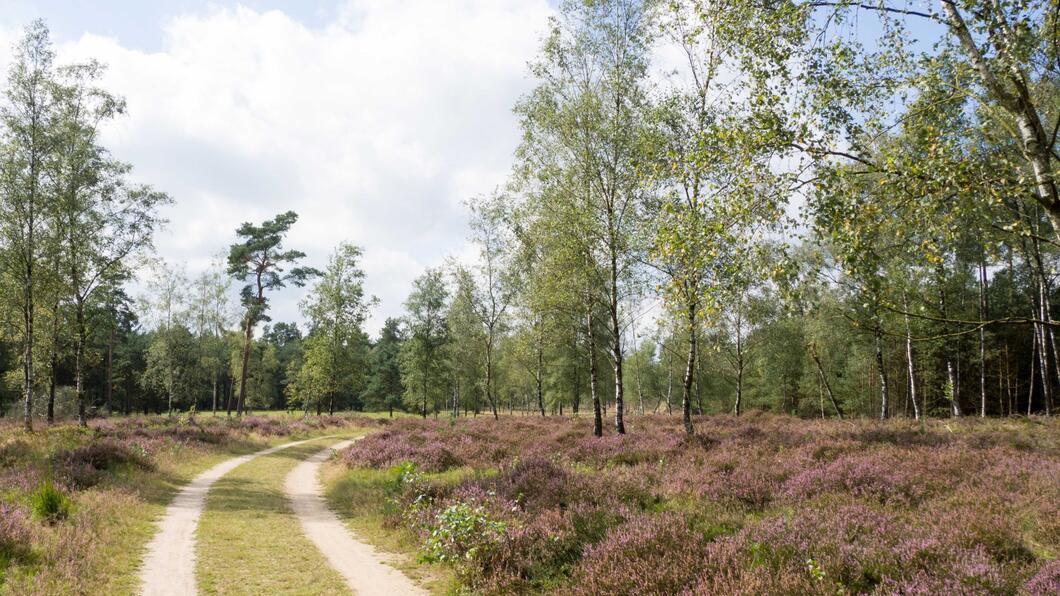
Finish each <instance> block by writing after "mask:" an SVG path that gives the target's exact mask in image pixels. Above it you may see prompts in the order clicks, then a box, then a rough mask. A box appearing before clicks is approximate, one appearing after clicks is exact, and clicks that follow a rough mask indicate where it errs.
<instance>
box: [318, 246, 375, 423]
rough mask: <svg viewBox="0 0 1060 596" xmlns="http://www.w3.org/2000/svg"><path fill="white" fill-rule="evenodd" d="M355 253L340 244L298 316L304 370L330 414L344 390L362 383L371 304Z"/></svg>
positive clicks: (353, 248) (358, 249) (351, 247)
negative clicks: (304, 330)
mask: <svg viewBox="0 0 1060 596" xmlns="http://www.w3.org/2000/svg"><path fill="white" fill-rule="evenodd" d="M361 254H362V252H361V249H360V247H357V246H354V245H352V244H347V243H342V244H340V245H339V246H338V248H337V249H336V250H335V252H334V253H333V254H332V255H331V257H330V259H329V260H328V264H327V266H326V267H325V269H324V272H323V273H322V274H321V277H320V280H319V281H318V282H317V284H316V286H315V287H314V288H313V290H312V292H311V293H310V295H309V296H307V297H306V299H305V300H304V301H303V302H302V312H303V313H304V314H305V315H306V317H307V318H308V319H309V324H310V331H309V338H308V339H307V341H306V348H305V364H304V366H309V367H312V368H313V370H314V371H315V374H316V375H318V377H319V380H318V381H317V382H315V383H313V385H314V387H315V389H316V390H318V391H320V392H321V393H320V394H319V396H318V397H319V399H326V400H327V402H328V410H329V412H330V413H334V412H335V399H336V397H337V395H338V393H339V392H340V391H341V389H342V388H343V387H350V388H352V387H355V386H358V385H360V384H361V383H362V382H363V370H364V364H365V363H364V354H363V347H364V340H363V336H364V332H363V331H362V329H361V328H362V326H363V325H364V322H365V320H366V319H367V318H368V310H369V308H370V307H371V306H372V305H373V304H375V302H376V300H375V298H368V297H366V296H365V295H364V271H363V270H362V269H361V268H360V259H361Z"/></svg>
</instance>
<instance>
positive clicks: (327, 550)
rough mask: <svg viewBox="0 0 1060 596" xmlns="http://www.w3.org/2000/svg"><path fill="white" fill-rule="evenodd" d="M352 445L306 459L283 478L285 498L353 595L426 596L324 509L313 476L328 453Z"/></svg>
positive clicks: (332, 447) (336, 445)
mask: <svg viewBox="0 0 1060 596" xmlns="http://www.w3.org/2000/svg"><path fill="white" fill-rule="evenodd" d="M352 442H353V441H343V442H341V443H337V444H335V445H332V446H331V447H328V448H327V449H324V450H322V451H320V452H319V453H317V454H315V455H312V456H310V457H309V458H307V459H306V460H305V461H303V462H302V463H300V464H298V465H297V466H295V468H294V469H293V470H292V471H291V473H290V474H289V475H288V476H287V482H286V490H287V496H288V498H289V499H290V500H291V508H292V509H293V510H294V512H295V515H297V516H298V520H299V521H300V522H301V524H302V529H303V531H305V534H306V536H307V537H308V538H309V539H310V540H311V541H312V542H313V544H316V546H317V548H319V549H320V552H322V553H323V554H324V556H325V558H327V560H328V562H329V563H330V564H331V566H332V567H333V568H335V570H336V571H338V572H339V573H340V574H341V575H342V577H343V578H345V579H346V583H347V584H348V585H349V586H350V589H352V590H353V591H354V593H355V594H385V595H392V596H398V595H402V594H426V593H427V592H426V591H424V590H423V589H421V588H419V587H418V586H416V584H414V583H413V582H412V580H410V579H409V578H407V577H406V576H405V575H403V574H402V573H401V572H400V571H398V570H397V569H394V568H393V567H391V566H389V565H387V557H386V556H385V555H383V554H382V553H380V552H378V551H376V550H375V548H373V547H372V546H371V545H369V544H365V543H363V542H360V541H358V540H355V539H354V538H353V536H351V535H350V533H349V531H348V530H347V528H346V526H345V525H344V524H343V523H342V521H341V520H339V518H338V517H337V516H336V515H335V514H334V513H333V512H332V511H331V510H330V509H328V507H327V505H326V503H325V502H324V498H323V496H322V494H321V493H322V489H321V486H320V481H319V480H318V478H317V476H318V474H319V471H320V465H321V464H322V463H323V462H325V461H327V459H328V458H329V457H331V454H332V451H333V450H337V449H343V448H344V447H347V446H349V445H350V443H352Z"/></svg>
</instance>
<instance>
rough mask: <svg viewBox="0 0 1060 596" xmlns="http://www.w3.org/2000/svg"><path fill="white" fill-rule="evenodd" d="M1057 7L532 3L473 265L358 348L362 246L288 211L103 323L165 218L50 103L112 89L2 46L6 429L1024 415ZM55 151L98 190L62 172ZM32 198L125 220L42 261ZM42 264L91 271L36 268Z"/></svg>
mask: <svg viewBox="0 0 1060 596" xmlns="http://www.w3.org/2000/svg"><path fill="white" fill-rule="evenodd" d="M1058 14H1060V12H1058V10H1057V3H1056V1H1055V0H1043V1H1041V2H983V1H981V0H941V1H940V2H939V3H938V4H937V5H930V6H925V5H923V3H914V2H908V3H907V2H894V3H858V2H846V1H839V2H827V3H822V2H803V1H796V0H785V1H781V2H745V1H740V2H736V1H731V0H709V1H708V0H674V1H669V2H654V1H649V0H576V1H575V0H571V1H566V2H563V3H561V6H560V9H559V11H558V14H557V15H556V16H555V17H554V18H553V19H552V20H551V21H550V24H549V28H548V30H547V31H546V32H545V35H544V37H543V40H542V45H541V49H540V51H539V53H538V54H537V55H536V56H535V57H534V59H533V60H532V61H531V62H530V65H529V73H530V76H531V77H532V79H533V80H534V83H535V84H534V87H533V89H532V90H531V91H530V92H529V93H527V94H526V95H524V96H523V97H522V98H521V99H520V101H519V102H518V103H517V105H515V106H514V110H515V113H516V115H517V116H518V119H519V124H520V128H521V132H522V135H521V141H520V143H519V146H518V147H517V148H516V151H515V165H514V167H513V169H512V172H511V175H510V177H509V179H508V181H507V182H506V183H505V184H504V185H503V186H501V187H500V188H498V189H496V191H494V192H492V193H489V194H488V195H485V196H482V197H477V198H474V199H471V200H469V201H468V210H469V214H470V230H471V236H470V240H471V241H472V242H473V243H474V245H475V246H476V247H477V249H478V250H477V256H476V258H475V259H473V260H472V261H469V262H460V261H457V260H450V261H448V262H446V263H445V264H444V265H443V266H441V267H437V268H429V269H427V270H426V271H424V272H423V274H422V275H421V276H420V277H418V278H417V279H416V281H415V283H414V285H413V288H412V289H411V292H410V294H409V296H408V299H407V300H406V302H405V305H404V306H405V311H406V312H405V315H404V316H403V317H400V318H396V319H391V320H388V321H387V322H386V323H385V325H384V326H383V329H382V331H381V332H380V334H379V337H377V338H369V337H368V335H367V334H366V333H365V332H364V322H365V321H366V319H367V316H368V313H369V310H370V308H371V307H372V306H373V304H374V302H375V301H374V299H372V298H370V297H368V296H367V295H366V294H365V292H364V273H363V271H362V270H361V268H360V266H359V262H360V259H361V257H362V255H361V252H360V249H359V248H357V247H356V246H354V245H346V244H344V245H342V246H340V247H339V248H338V249H336V251H335V253H334V254H333V255H332V257H331V259H330V260H329V262H328V265H327V267H325V269H324V270H322V271H317V270H314V269H311V268H305V267H299V266H298V265H297V263H298V261H299V260H300V259H301V258H302V257H303V256H304V255H302V253H300V252H298V251H293V250H288V249H285V248H284V247H283V236H284V234H285V233H286V231H287V230H288V229H289V227H290V226H291V225H292V224H293V223H294V221H295V219H296V216H295V215H294V214H293V213H286V214H281V215H279V216H277V217H276V218H275V219H273V220H270V221H267V222H264V223H263V224H261V225H260V226H258V225H251V224H244V226H243V227H242V228H240V229H239V230H238V235H239V242H238V243H237V244H236V245H233V247H232V249H231V251H230V254H229V255H227V259H226V260H224V261H223V262H219V263H218V264H217V266H216V267H215V268H214V270H212V271H210V272H208V273H206V274H204V275H203V276H201V277H200V278H198V279H196V280H194V281H190V282H189V281H188V280H186V279H183V278H182V276H181V272H180V268H179V267H174V266H171V265H170V266H158V267H155V268H154V271H155V273H154V275H153V276H152V278H151V280H150V282H149V284H148V285H149V287H150V289H151V291H150V295H151V299H150V300H149V301H148V302H147V304H148V305H149V308H141V307H136V308H134V307H133V305H132V304H131V301H130V300H129V298H128V297H127V296H126V294H125V293H124V291H123V290H122V287H123V286H124V284H125V283H126V281H127V279H128V275H129V272H128V270H127V269H126V268H125V267H124V266H118V265H115V263H122V262H125V261H126V260H127V259H125V255H127V254H131V253H134V252H138V251H142V252H146V251H147V249H148V248H149V244H150V242H149V240H150V235H151V234H150V231H151V230H153V229H154V228H155V227H157V225H158V220H157V216H155V215H154V213H156V209H157V207H158V206H159V205H160V204H164V203H165V202H166V201H168V198H167V197H165V195H163V194H161V193H158V192H156V191H153V190H151V189H148V188H141V187H136V186H133V185H131V184H128V183H127V182H125V176H126V175H127V172H128V168H127V166H123V165H120V164H114V165H112V166H107V167H103V165H102V164H105V163H106V164H109V163H111V162H110V161H107V160H108V159H109V156H107V155H106V152H105V150H103V149H102V148H98V147H96V145H95V144H94V143H95V141H94V136H92V134H90V133H89V132H87V131H88V130H89V129H92V127H93V126H95V125H96V124H97V123H98V122H99V121H100V119H101V118H100V117H98V116H95V117H92V118H89V117H88V116H86V115H84V114H83V113H82V115H81V116H80V118H82V119H84V120H85V122H84V123H82V124H78V125H76V126H75V125H74V124H70V122H78V120H77V118H78V116H77V115H76V114H79V113H81V112H79V111H78V110H75V109H73V108H72V107H70V106H66V107H63V106H65V105H66V104H67V103H73V104H76V105H77V106H83V105H90V106H94V107H92V108H91V109H89V111H91V110H96V111H97V112H98V111H99V110H103V109H104V104H107V105H109V103H111V102H112V103H113V106H111V107H109V108H107V109H108V110H110V111H104V112H101V113H105V114H106V115H107V117H113V116H115V115H117V114H119V113H120V108H121V104H120V100H118V99H117V98H112V97H111V96H106V97H108V98H110V100H108V102H103V101H102V99H101V98H102V97H104V96H105V94H101V93H100V92H97V91H96V90H95V88H94V87H93V86H92V85H91V84H89V82H82V83H80V84H81V86H82V88H83V90H82V91H80V92H77V91H74V89H77V88H78V85H77V84H75V82H74V81H71V80H70V79H69V77H70V76H71V74H70V73H71V72H74V71H76V72H81V73H84V74H82V75H81V76H82V79H78V80H82V81H93V80H95V79H92V78H91V77H89V76H88V75H89V74H90V73H95V72H98V68H99V67H98V65H97V66H94V67H92V68H88V67H85V68H83V69H82V70H80V71H78V70H77V69H72V70H66V69H65V68H56V69H53V67H52V66H51V65H50V61H51V56H50V50H47V48H48V46H47V44H46V43H44V44H43V45H41V46H40V47H42V48H44V50H47V51H44V50H40V48H37V46H35V45H34V41H33V40H35V39H39V38H40V35H41V33H40V31H41V29H40V28H34V27H31V28H30V29H29V30H28V32H27V36H26V39H25V40H24V41H23V43H22V45H21V46H20V48H21V50H20V53H19V60H17V61H16V65H15V67H13V69H12V71H11V75H10V77H9V82H8V91H7V96H6V97H7V99H6V108H5V111H4V131H5V132H4V135H5V136H4V146H5V153H4V155H5V162H4V168H5V170H4V180H3V182H4V186H3V201H4V202H5V203H4V206H5V211H4V221H3V225H4V230H5V235H4V251H5V252H4V265H3V266H4V269H3V272H4V283H5V284H6V285H8V286H9V287H10V288H11V290H12V291H5V292H4V296H5V308H4V312H5V313H7V314H6V317H7V326H6V327H5V333H6V335H5V342H4V343H3V346H4V351H3V354H0V364H2V365H3V367H4V369H5V370H9V371H11V372H9V374H8V383H7V386H6V388H5V391H8V392H9V396H11V397H9V398H8V399H13V393H14V391H15V390H18V391H21V393H22V401H23V402H24V403H25V407H26V412H27V420H28V419H29V418H28V416H29V414H28V412H30V409H31V408H33V407H37V406H34V405H33V403H32V394H33V393H34V392H37V391H40V392H43V391H44V388H45V387H46V386H48V385H49V384H50V385H52V386H54V385H56V384H58V385H60V386H65V387H69V386H70V385H74V386H75V387H78V389H76V391H75V393H76V394H77V396H78V399H77V400H76V402H77V403H80V404H85V403H89V404H90V405H94V406H96V407H102V408H103V409H105V410H106V409H109V411H125V412H128V411H131V410H134V409H143V410H144V411H147V410H167V409H173V408H188V407H191V406H194V407H196V408H199V409H203V408H208V409H214V410H217V409H225V410H228V409H231V410H234V411H235V412H236V413H240V412H242V411H243V410H244V409H245V408H302V409H304V410H305V411H306V412H309V411H311V410H314V409H315V411H317V412H321V411H324V410H327V411H333V410H334V409H346V408H355V409H386V410H390V411H393V410H394V409H403V410H407V411H410V412H414V413H416V414H419V415H421V416H427V415H431V414H436V415H437V414H449V415H453V416H458V415H464V414H482V413H485V414H488V415H492V416H499V415H501V414H502V413H505V412H507V413H514V412H521V413H527V414H529V413H533V414H536V415H548V414H552V413H554V414H566V413H569V414H574V415H589V416H591V417H592V418H593V420H594V431H595V433H596V434H597V435H599V434H602V432H603V427H604V424H605V422H604V421H605V418H606V419H610V422H609V423H610V424H612V425H613V426H614V428H615V430H616V431H617V432H619V433H621V432H625V418H626V416H627V414H628V413H629V412H630V411H633V412H636V413H647V412H666V413H671V414H674V415H678V416H681V418H682V420H683V423H684V426H685V429H686V431H687V432H689V433H692V432H694V428H693V418H692V416H693V415H694V414H700V413H717V412H732V413H734V414H737V415H739V414H740V413H741V412H742V411H744V410H746V409H749V408H754V409H763V410H770V411H778V412H786V413H791V414H794V415H799V416H822V417H839V418H842V417H848V416H873V417H879V418H887V417H890V416H909V417H912V418H918V419H919V418H923V417H927V416H933V417H938V416H964V415H972V414H974V415H979V416H988V415H990V416H1001V415H1017V414H1022V415H1031V414H1051V413H1052V408H1053V406H1054V403H1055V400H1054V392H1055V391H1056V390H1057V387H1058V384H1060V357H1058V352H1057V348H1056V341H1055V329H1056V323H1055V321H1054V320H1053V316H1052V304H1053V302H1054V301H1055V299H1056V296H1055V290H1054V285H1055V279H1056V263H1057V247H1058V246H1060V228H1058V227H1057V225H1058V223H1060V222H1058V220H1057V218H1058V217H1060V198H1058V194H1057V190H1056V183H1055V173H1056V160H1057V157H1058V155H1057V150H1056V141H1057V130H1058V129H1060V111H1058V107H1060V103H1058V102H1057V97H1058V95H1057V90H1058V86H1057V83H1058V76H1057V75H1058V72H1060V55H1058V48H1060V36H1058V30H1060V22H1058ZM45 37H46V36H45ZM38 45H40V44H38ZM34 48H37V49H34ZM20 65H21V66H20ZM34 69H37V70H34ZM49 69H53V70H49ZM93 69H96V70H93ZM38 71H40V72H44V71H47V72H48V73H49V74H47V75H40V74H34V73H37V72H38ZM94 76H95V75H94ZM42 80H47V81H49V82H48V83H47V84H45V83H42V82H41V81H42ZM61 89H69V90H68V91H64V92H60V90H61ZM79 93H80V94H81V95H83V96H84V97H85V98H87V99H85V100H84V101H82V100H78V99H77V97H79ZM86 102H87V103H86ZM93 102H97V103H93ZM79 109H81V108H79ZM71 112H73V113H71ZM92 113H96V112H92ZM82 128H83V129H84V130H83V131H82V132H71V131H79V130H82ZM64 131H65V132H64ZM67 137H69V139H70V140H67V141H65V142H64V141H59V140H52V139H60V138H64V139H65V138H67ZM86 138H87V139H89V140H88V141H86V140H84V139H86ZM72 139H79V140H78V141H77V142H78V143H81V145H84V146H86V147H94V148H95V149H93V150H94V151H97V152H98V153H99V154H100V155H103V156H104V157H106V159H103V158H100V159H98V160H95V161H93V160H88V158H86V157H85V155H86V151H87V152H88V153H91V151H88V150H87V149H76V150H75V149H72V148H67V149H63V147H66V146H67V144H70V143H73V140H72ZM81 145H78V146H79V147H80V146H81ZM78 159H81V160H88V161H91V163H92V164H94V165H93V167H97V169H98V170H99V173H98V174H96V175H95V177H88V178H83V177H80V176H79V175H76V176H75V173H78V172H81V170H79V169H78V166H76V165H71V164H70V163H66V162H64V160H74V163H75V164H76V163H80V162H77V161H76V160H78ZM64 163H65V164H66V165H60V164H64ZM85 180H88V181H85ZM71 184H73V185H75V186H76V185H77V184H82V185H84V186H83V187H76V188H78V190H77V191H75V192H72V193H68V194H67V195H64V194H63V193H64V192H65V190H64V189H68V188H69V185H71ZM63 196H70V197H75V198H76V199H77V200H78V201H83V200H88V197H92V196H99V197H106V199H105V200H104V199H100V202H101V203H105V204H110V203H107V201H111V200H114V198H115V197H124V198H122V199H121V200H124V201H127V202H132V203H135V204H140V205H144V206H143V207H141V208H140V211H141V212H142V213H143V214H144V216H143V217H142V218H140V219H138V220H136V223H135V224H131V223H130V224H128V225H126V224H120V225H119V224H115V227H114V228H113V229H114V230H115V232H114V234H115V235H116V236H115V237H120V238H121V239H122V240H123V241H124V242H125V244H119V243H115V242H114V241H110V240H101V241H100V242H99V245H98V246H91V247H84V246H80V245H78V246H77V247H76V249H75V248H71V247H66V248H63V243H62V241H61V238H62V237H63V233H62V230H66V229H67V228H66V227H64V226H73V225H76V222H79V221H81V219H78V218H79V217H80V215H74V216H70V217H67V218H66V219H63V216H61V215H60V213H61V212H63V211H64V209H67V208H69V209H70V210H71V213H82V211H78V209H79V208H77V207H75V206H74V202H75V201H73V200H71V202H70V205H69V207H60V206H62V205H66V204H67V203H66V202H64V201H62V200H60V197H63ZM137 201H139V202H138V203H137ZM133 211H135V210H133ZM115 212H116V213H118V214H120V215H121V216H128V214H129V213H130V211H129V210H115ZM100 217H102V216H100ZM70 222H74V223H70ZM90 225H92V228H91V229H93V230H103V233H102V234H101V235H88V236H91V237H92V238H97V237H99V236H104V237H105V236H106V234H107V233H109V232H108V230H110V229H111V228H109V227H107V225H100V224H98V223H92V224H90ZM119 232H120V234H119ZM69 236H70V235H69V234H67V237H69ZM53 237H54V238H56V239H57V240H53ZM75 237H76V238H77V239H78V241H82V239H83V238H84V235H76V236H75ZM53 244H54V246H55V247H56V248H51V247H52V246H53ZM108 251H111V252H108ZM123 251H124V252H123ZM53 253H54V254H53ZM97 253H98V254H99V255H103V256H93V257H91V258H89V257H87V256H85V255H88V254H97ZM119 253H121V254H120V256H119V257H118V258H111V259H108V258H106V255H107V254H114V255H118V254H119ZM73 254H76V255H81V256H80V257H78V258H82V259H85V260H86V263H87V262H90V263H91V265H90V266H89V265H85V267H88V269H86V270H89V271H102V272H103V273H100V274H99V275H97V276H95V277H92V278H91V279H92V280H93V282H92V283H91V284H89V285H88V286H85V285H84V284H85V282H84V280H81V281H66V280H65V279H64V278H65V277H66V276H67V275H68V272H70V271H82V269H80V268H78V267H75V268H74V269H71V268H70V266H69V265H68V264H67V262H68V261H69V260H70V259H73V258H74V257H72V256H70V255H73ZM79 267H80V266H79ZM49 272H54V275H52V273H49ZM50 275H52V276H53V277H55V281H54V282H53V281H50V280H51V277H49V276H50ZM76 275H77V276H85V275H87V274H85V273H77V274H76ZM78 279H81V278H80V277H78ZM233 280H237V281H238V282H239V283H241V284H246V285H245V287H244V288H243V290H242V293H241V300H240V305H239V306H238V307H236V306H235V305H230V304H228V299H227V296H228V295H229V293H230V292H229V288H230V285H231V284H232V281H233ZM53 283H54V285H55V287H56V288H59V289H56V290H54V293H49V292H50V290H48V288H50V287H52V285H51V284H53ZM286 284H292V285H299V286H301V285H306V284H309V285H310V289H309V291H308V293H307V295H306V298H305V299H304V300H303V303H302V306H303V314H304V315H305V320H306V321H307V322H306V323H305V324H304V325H305V327H306V329H305V333H304V335H303V331H302V330H300V329H299V328H298V327H297V326H296V325H294V324H290V323H282V322H281V323H275V324H272V323H271V322H269V321H268V320H267V308H268V296H269V293H270V292H271V291H272V290H275V289H277V288H279V287H282V286H284V285H286ZM75 286H77V287H79V288H80V289H75V288H74V287H75ZM97 288H100V289H97ZM79 296H80V298H79ZM79 304H80V305H81V306H78V305H79ZM79 309H82V313H81V315H78V310H79ZM79 316H80V317H81V320H82V321H83V322H84V324H83V325H82V324H79V323H78V317H79ZM259 327H260V330H259V331H255V330H256V329H258V328H259ZM79 329H81V330H82V331H79ZM79 337H80V339H79ZM53 340H54V341H53ZM79 345H80V346H81V347H80V348H78V346H79ZM79 353H80V355H79ZM35 355H36V356H37V357H36V358H34V356H35ZM85 362H88V363H90V365H88V366H86V365H85ZM103 363H105V366H103V365H102V364H103ZM79 370H80V371H81V372H78V371H79ZM71 377H78V378H82V380H81V381H80V384H78V383H70V378H71ZM57 378H58V379H59V382H55V381H51V382H50V383H49V382H41V379H44V380H46V381H47V380H49V379H52V380H54V379H57ZM86 396H87V397H86ZM49 399H50V398H49Z"/></svg>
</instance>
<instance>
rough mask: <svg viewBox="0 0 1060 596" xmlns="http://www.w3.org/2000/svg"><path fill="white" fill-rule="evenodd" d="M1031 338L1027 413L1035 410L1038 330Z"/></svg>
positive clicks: (1029, 413)
mask: <svg viewBox="0 0 1060 596" xmlns="http://www.w3.org/2000/svg"><path fill="white" fill-rule="evenodd" d="M1033 335H1034V337H1033V339H1032V340H1031V376H1030V377H1028V378H1027V415H1028V416H1030V415H1031V414H1032V413H1033V412H1034V409H1033V407H1034V368H1035V365H1036V364H1037V359H1038V331H1037V330H1035V331H1034V334H1033Z"/></svg>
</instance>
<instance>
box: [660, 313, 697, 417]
mask: <svg viewBox="0 0 1060 596" xmlns="http://www.w3.org/2000/svg"><path fill="white" fill-rule="evenodd" d="M696 308H697V305H696V303H695V301H692V302H691V303H689V304H688V305H687V311H688V312H687V313H686V316H687V317H688V321H687V322H688V327H687V329H686V331H687V332H688V357H687V358H686V359H685V378H684V382H683V383H682V388H681V389H682V391H681V421H682V422H683V423H684V426H685V434H687V435H689V436H691V435H693V434H695V429H694V428H693V427H692V381H693V380H694V379H695V374H696V357H697V352H696V335H698V334H697V333H696V331H697V328H696ZM667 401H668V402H669V399H667Z"/></svg>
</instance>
